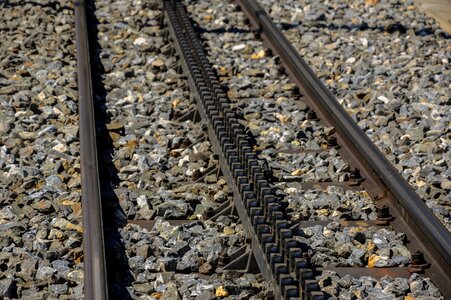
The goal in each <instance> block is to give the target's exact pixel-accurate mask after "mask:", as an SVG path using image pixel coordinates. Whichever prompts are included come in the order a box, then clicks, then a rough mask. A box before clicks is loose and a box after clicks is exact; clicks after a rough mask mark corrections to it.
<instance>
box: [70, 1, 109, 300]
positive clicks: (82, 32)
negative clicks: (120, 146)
mask: <svg viewBox="0 0 451 300" xmlns="http://www.w3.org/2000/svg"><path fill="white" fill-rule="evenodd" d="M74 5H75V28H76V40H77V67H78V105H79V116H80V121H79V122H80V161H81V187H82V207H83V252H84V255H83V258H84V288H85V289H84V293H85V299H95V300H103V299H107V298H108V292H107V280H106V266H105V251H104V243H103V226H102V206H101V197H100V186H99V173H98V167H97V146H96V130H95V122H94V101H93V96H92V79H91V68H90V60H89V41H88V30H87V20H86V3H85V1H84V0H78V1H75V3H74Z"/></svg>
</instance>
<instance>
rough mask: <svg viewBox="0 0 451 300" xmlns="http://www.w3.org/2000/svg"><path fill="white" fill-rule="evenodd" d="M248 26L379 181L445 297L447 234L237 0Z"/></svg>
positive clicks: (449, 291) (449, 259) (259, 13)
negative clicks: (423, 255)
mask: <svg viewBox="0 0 451 300" xmlns="http://www.w3.org/2000/svg"><path fill="white" fill-rule="evenodd" d="M237 3H238V4H239V5H240V7H241V8H242V9H243V11H244V12H245V13H246V14H247V16H248V17H249V19H250V20H251V22H252V23H253V25H254V26H255V27H256V28H257V29H258V30H259V32H260V33H261V35H262V37H263V38H264V39H265V41H266V42H268V43H269V45H270V47H271V48H272V49H273V50H274V51H275V54H277V55H279V56H280V58H281V60H282V62H283V64H284V66H285V68H286V70H287V72H288V73H289V74H290V75H291V78H292V79H293V80H294V81H295V83H296V84H297V85H298V86H299V87H300V89H301V90H302V93H303V94H304V96H305V98H306V99H307V100H308V102H309V104H311V105H312V106H313V107H314V108H315V110H316V111H317V112H319V114H320V118H324V119H327V120H326V122H329V124H331V125H333V126H334V127H335V128H336V130H337V132H338V134H339V139H340V141H341V145H343V147H345V148H346V149H347V151H348V152H350V153H352V154H353V155H355V156H357V157H358V158H357V160H358V161H359V163H361V164H363V167H364V169H367V171H366V175H368V176H369V177H372V178H369V179H370V180H373V181H374V182H378V181H379V180H380V181H381V182H382V184H383V185H384V188H385V190H386V192H387V195H386V197H387V199H388V201H390V204H391V205H392V207H393V208H394V209H395V210H396V216H397V217H398V220H395V223H396V222H397V223H396V224H399V227H396V226H395V228H398V229H402V230H406V231H407V232H406V233H407V235H408V237H409V238H410V239H411V244H412V245H413V246H414V247H419V248H420V249H421V250H422V251H423V252H424V253H425V256H427V260H428V262H430V263H431V264H432V265H431V269H429V270H428V269H426V275H427V276H429V277H431V279H432V280H433V282H434V283H435V284H436V285H437V286H438V287H439V288H440V290H441V292H442V293H443V295H444V296H445V298H447V299H451V288H449V282H451V265H450V264H451V234H450V232H449V231H448V230H447V229H446V228H445V227H444V226H443V225H442V223H440V221H439V220H438V219H437V218H436V217H435V215H434V214H433V213H432V212H431V211H430V209H429V208H428V207H427V206H426V204H425V203H424V202H423V201H422V200H421V199H420V198H419V196H418V195H417V194H416V193H415V191H414V190H413V189H412V188H411V187H410V186H409V184H408V183H407V182H406V181H405V180H404V178H403V177H402V176H401V175H400V174H399V173H398V171H397V170H396V169H395V168H394V167H393V166H392V164H391V163H390V162H389V161H388V160H387V159H386V158H385V157H384V155H383V154H382V153H381V152H380V151H379V150H378V149H377V147H376V146H375V145H374V144H373V143H372V142H371V140H370V139H369V138H368V137H367V136H366V134H365V133H364V132H363V131H362V130H361V129H360V128H359V127H358V125H357V124H356V123H355V122H354V121H353V119H352V118H351V117H350V116H349V115H348V113H347V112H346V111H345V110H344V109H343V107H342V106H341V105H340V103H339V102H338V101H337V100H336V99H335V97H334V96H333V95H332V93H331V92H330V91H329V90H328V89H327V88H326V87H325V86H324V84H323V83H322V82H321V81H320V80H319V79H318V78H317V76H316V75H315V74H314V72H313V71H312V69H310V67H308V65H307V64H306V63H305V62H304V60H303V59H302V58H301V57H300V55H299V54H298V52H297V51H296V50H295V49H294V48H293V46H292V45H291V44H290V43H289V42H288V40H287V39H286V37H285V36H284V35H283V34H282V32H281V31H280V30H279V29H278V28H277V27H276V26H275V24H274V23H273V22H272V20H271V18H270V17H269V16H268V15H267V14H266V12H265V11H264V10H263V8H262V7H261V6H260V5H259V4H258V2H257V1H256V0H237Z"/></svg>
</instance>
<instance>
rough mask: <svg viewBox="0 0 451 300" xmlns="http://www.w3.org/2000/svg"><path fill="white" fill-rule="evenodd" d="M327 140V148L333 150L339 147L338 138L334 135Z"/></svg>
mask: <svg viewBox="0 0 451 300" xmlns="http://www.w3.org/2000/svg"><path fill="white" fill-rule="evenodd" d="M326 140H327V146H328V147H330V148H332V147H336V146H338V143H337V138H336V137H334V136H333V135H330V136H328V137H327V138H326Z"/></svg>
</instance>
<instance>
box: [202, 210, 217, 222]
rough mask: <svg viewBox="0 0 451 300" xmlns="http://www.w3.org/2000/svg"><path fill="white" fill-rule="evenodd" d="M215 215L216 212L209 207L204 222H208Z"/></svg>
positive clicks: (204, 215)
mask: <svg viewBox="0 0 451 300" xmlns="http://www.w3.org/2000/svg"><path fill="white" fill-rule="evenodd" d="M214 213H215V210H214V209H213V207H207V209H205V211H204V214H203V215H202V217H203V219H204V220H206V219H209V218H211V217H213V215H214Z"/></svg>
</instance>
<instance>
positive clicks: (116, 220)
mask: <svg viewBox="0 0 451 300" xmlns="http://www.w3.org/2000/svg"><path fill="white" fill-rule="evenodd" d="M86 5H87V22H88V27H89V34H88V35H89V45H90V57H91V73H92V85H93V94H94V110H95V121H96V131H97V156H98V164H99V177H100V188H101V196H102V213H103V223H104V240H105V259H106V267H107V273H108V294H109V299H121V300H122V299H131V295H130V293H129V292H128V290H127V287H128V286H130V285H131V283H132V282H133V281H134V278H133V275H132V273H131V271H130V266H129V264H128V259H127V255H126V253H125V246H124V244H123V242H122V240H121V235H120V233H119V229H120V228H122V227H124V226H125V225H126V224H127V220H126V217H125V213H124V212H123V210H122V208H121V206H120V205H119V199H118V198H117V196H116V194H115V192H114V187H115V186H117V185H118V184H119V182H120V179H119V177H118V170H117V169H116V167H115V165H114V163H113V161H112V157H113V154H114V146H113V141H112V139H111V137H110V135H109V131H108V129H107V124H108V123H110V121H111V120H110V117H109V116H108V113H107V107H106V95H107V92H106V89H105V86H104V83H103V74H104V73H105V68H104V66H103V64H102V62H101V60H100V53H101V50H102V48H101V46H100V44H99V39H98V33H99V30H98V25H99V21H98V19H97V17H96V16H95V14H94V12H95V11H96V6H95V3H94V1H92V0H88V1H86ZM120 216H123V218H121V217H120Z"/></svg>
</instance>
